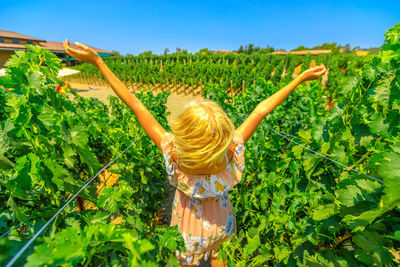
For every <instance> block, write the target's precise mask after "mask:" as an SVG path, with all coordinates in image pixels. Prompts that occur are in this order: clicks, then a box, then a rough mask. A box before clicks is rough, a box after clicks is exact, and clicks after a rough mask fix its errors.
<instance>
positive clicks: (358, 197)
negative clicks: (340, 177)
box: [336, 185, 363, 207]
mask: <svg viewBox="0 0 400 267" xmlns="http://www.w3.org/2000/svg"><path fill="white" fill-rule="evenodd" d="M336 194H337V199H338V200H339V201H340V202H341V203H342V204H343V205H345V206H347V207H351V206H354V205H355V204H357V203H358V202H360V201H362V200H363V197H362V193H361V190H360V189H359V188H358V187H357V186H355V185H349V186H347V187H346V188H343V189H340V190H338V191H337V193H336Z"/></svg>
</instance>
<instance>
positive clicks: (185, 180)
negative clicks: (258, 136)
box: [161, 131, 244, 264]
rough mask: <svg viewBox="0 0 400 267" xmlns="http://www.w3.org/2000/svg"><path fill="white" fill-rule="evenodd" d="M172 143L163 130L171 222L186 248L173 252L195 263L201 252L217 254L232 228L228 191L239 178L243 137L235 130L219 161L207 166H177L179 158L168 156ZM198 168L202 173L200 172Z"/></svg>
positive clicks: (172, 137) (234, 226) (182, 260)
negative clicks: (170, 189) (171, 194)
mask: <svg viewBox="0 0 400 267" xmlns="http://www.w3.org/2000/svg"><path fill="white" fill-rule="evenodd" d="M173 146H174V136H173V135H172V134H170V133H166V134H165V135H164V137H163V139H162V142H161V148H162V151H163V155H164V160H165V167H166V170H167V173H168V176H169V182H170V183H171V184H172V185H174V186H175V187H177V189H178V190H176V192H175V198H174V202H173V207H172V215H171V225H178V229H179V231H180V232H181V234H182V237H183V238H184V240H185V246H186V249H187V251H186V252H185V253H180V252H177V256H178V258H179V259H180V260H181V262H182V264H198V263H199V259H201V258H202V257H203V256H205V259H206V260H207V258H208V257H209V256H210V255H211V256H212V257H217V255H218V252H217V251H218V246H219V243H221V242H223V241H225V240H227V239H230V237H231V235H232V234H233V233H234V232H236V220H235V215H234V213H233V208H232V204H231V202H230V199H229V196H228V192H229V190H230V189H231V188H232V187H233V186H234V185H236V184H237V183H238V182H240V180H241V177H242V173H243V170H244V144H243V137H242V136H241V135H240V133H239V132H237V131H235V132H234V136H233V141H232V145H231V146H230V147H229V149H228V153H227V155H226V157H225V160H224V161H223V162H222V163H223V165H220V166H217V167H216V168H211V169H206V168H203V169H195V170H187V168H178V166H179V161H178V162H176V161H174V160H173V156H172V151H173ZM228 155H230V159H229V157H228ZM221 166H222V167H221ZM186 171H188V172H189V173H186ZM195 171H196V173H195ZM202 171H204V172H205V173H203V174H200V173H201V172H202ZM207 171H210V173H208V174H207ZM211 172H213V173H211Z"/></svg>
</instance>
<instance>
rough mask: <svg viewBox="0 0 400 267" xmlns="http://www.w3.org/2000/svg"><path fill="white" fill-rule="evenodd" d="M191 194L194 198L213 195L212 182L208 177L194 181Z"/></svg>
mask: <svg viewBox="0 0 400 267" xmlns="http://www.w3.org/2000/svg"><path fill="white" fill-rule="evenodd" d="M190 196H191V197H194V198H206V197H211V196H212V191H211V185H210V182H209V181H207V180H206V179H199V180H197V181H196V182H194V185H193V186H192V187H191V189H190Z"/></svg>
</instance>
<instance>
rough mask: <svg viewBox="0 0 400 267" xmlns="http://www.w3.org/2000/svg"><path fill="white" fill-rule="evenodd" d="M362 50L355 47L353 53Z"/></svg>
mask: <svg viewBox="0 0 400 267" xmlns="http://www.w3.org/2000/svg"><path fill="white" fill-rule="evenodd" d="M360 50H361V48H360V47H359V46H355V47H353V52H356V51H360Z"/></svg>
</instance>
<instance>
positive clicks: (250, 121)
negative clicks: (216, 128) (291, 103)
mask: <svg viewBox="0 0 400 267" xmlns="http://www.w3.org/2000/svg"><path fill="white" fill-rule="evenodd" d="M325 71H326V69H325V66H324V65H322V64H321V66H318V67H315V68H311V69H308V70H306V71H304V72H303V73H302V74H300V75H299V76H297V77H296V78H295V79H294V80H293V81H291V82H290V83H289V84H288V85H286V86H285V87H283V88H282V89H280V90H279V91H278V92H276V93H275V94H273V95H272V96H270V97H268V98H267V99H265V100H264V101H262V102H260V103H259V104H258V105H257V107H256V108H255V109H254V110H253V112H252V113H251V114H250V115H249V117H247V119H246V120H245V121H244V122H243V123H242V124H241V125H240V126H239V128H238V129H237V130H238V131H239V132H240V133H241V134H242V136H243V139H244V142H245V143H246V142H247V140H249V138H250V137H251V135H252V134H253V132H254V131H255V130H256V129H257V127H258V125H259V124H260V123H261V121H262V120H263V119H264V118H265V116H267V115H268V114H269V113H270V112H271V111H272V110H273V109H274V108H276V107H277V106H278V105H279V104H280V103H281V102H282V101H283V100H284V99H285V98H286V97H287V96H288V95H289V93H290V92H291V91H292V90H293V89H294V88H296V87H297V86H298V85H299V84H300V83H302V82H304V81H310V80H315V79H317V78H318V77H319V76H321V75H322V74H324V73H325Z"/></svg>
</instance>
